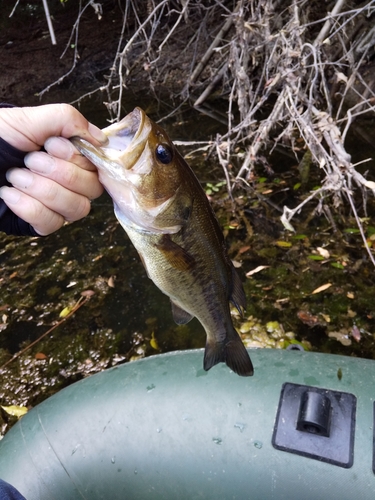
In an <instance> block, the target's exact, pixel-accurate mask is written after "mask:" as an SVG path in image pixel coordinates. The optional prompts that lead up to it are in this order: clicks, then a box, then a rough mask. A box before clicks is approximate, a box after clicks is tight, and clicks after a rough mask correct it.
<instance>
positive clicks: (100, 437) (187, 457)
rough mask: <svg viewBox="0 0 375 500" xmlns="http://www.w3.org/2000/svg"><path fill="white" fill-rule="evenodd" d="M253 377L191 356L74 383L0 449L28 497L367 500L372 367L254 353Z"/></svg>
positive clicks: (1, 472) (156, 359)
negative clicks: (208, 365) (204, 363)
mask: <svg viewBox="0 0 375 500" xmlns="http://www.w3.org/2000/svg"><path fill="white" fill-rule="evenodd" d="M251 358H252V360H253V363H254V369H255V374H254V376H253V377H246V378H245V377H239V376H237V375H236V374H234V373H232V372H231V371H230V370H229V369H228V368H227V367H226V366H225V365H224V364H221V365H219V366H216V367H214V368H212V369H211V370H210V371H209V372H205V371H204V370H203V369H202V359H203V352H202V351H201V350H196V351H184V352H176V353H169V354H161V355H158V356H153V357H150V358H146V359H142V360H139V361H135V362H132V363H127V364H124V365H121V366H118V367H115V368H112V369H109V370H107V371H104V372H102V373H99V374H97V375H93V376H92V377H90V378H87V379H85V380H82V381H80V382H77V383H75V384H73V385H71V386H70V387H67V388H66V389H64V390H62V391H61V392H59V393H58V394H56V395H55V396H53V397H51V398H49V399H48V400H46V401H44V402H43V403H42V404H40V405H38V406H37V407H35V408H34V409H32V410H31V411H30V412H29V413H28V414H27V415H26V416H24V417H23V418H22V419H21V420H20V421H19V422H18V423H17V424H16V425H15V426H14V427H13V428H12V429H11V431H10V432H9V433H8V434H7V435H6V436H5V438H4V439H3V440H2V441H1V442H0V477H1V478H2V479H4V480H5V481H8V482H9V483H11V484H12V485H14V486H15V487H16V488H17V489H18V490H19V491H20V492H21V493H22V494H23V495H24V496H25V497H26V498H27V499H28V500H81V499H87V500H99V499H105V500H117V499H118V500H124V499H126V500H129V499H130V500H133V499H134V500H135V499H139V500H144V499H163V500H164V499H167V500H172V499H173V500H177V499H178V500H180V499H189V500H193V499H210V500H211V499H215V500H218V499H225V500H229V499H239V500H268V499H275V500H281V499H285V500H290V499H298V500H327V499H329V500H333V499H340V500H344V499H348V500H349V499H350V500H352V499H353V498H360V499H361V500H364V499H369V500H370V499H371V500H373V499H374V498H375V474H374V399H375V361H372V360H366V359H358V358H349V357H343V356H335V355H327V354H318V353H309V352H301V351H281V350H271V349H260V350H254V351H252V352H251Z"/></svg>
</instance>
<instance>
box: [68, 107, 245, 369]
mask: <svg viewBox="0 0 375 500" xmlns="http://www.w3.org/2000/svg"><path fill="white" fill-rule="evenodd" d="M103 132H104V133H105V134H106V135H107V137H108V144H107V145H105V147H94V146H93V145H92V144H90V143H88V142H87V141H85V140H84V139H81V138H79V137H74V138H72V139H71V141H72V142H73V144H74V145H75V146H76V148H77V149H78V150H79V151H80V152H81V153H82V154H84V155H85V156H86V157H87V158H88V159H89V160H90V161H91V162H92V163H94V164H95V165H96V166H97V168H98V172H99V179H100V181H101V183H102V184H103V185H104V187H105V188H106V190H107V191H108V193H109V195H110V196H111V197H112V199H113V202H114V206H115V214H116V217H117V219H118V220H119V222H120V223H121V225H122V226H123V228H124V229H125V231H126V232H127V234H128V236H129V238H130V240H131V241H132V243H133V245H134V246H135V248H136V249H137V251H138V253H139V255H140V258H141V260H142V262H143V264H144V267H145V269H146V271H147V274H148V276H149V278H150V279H151V280H152V281H153V282H154V283H155V285H156V286H157V287H158V288H160V290H161V291H162V292H163V293H165V294H166V295H167V296H168V297H169V298H170V300H171V303H172V314H173V317H174V320H175V321H176V323H177V324H185V323H187V322H188V321H190V320H191V319H192V318H193V317H196V318H197V319H198V320H199V321H200V322H201V324H202V325H203V327H204V329H205V331H206V335H207V341H206V349H205V355H204V362H203V366H204V369H205V370H209V369H210V368H212V367H213V366H214V365H216V364H217V363H219V362H225V363H226V364H227V365H228V366H229V367H230V368H231V369H232V370H233V371H234V372H236V373H237V374H239V375H242V376H249V375H252V374H253V366H252V363H251V360H250V357H249V355H248V352H247V350H246V348H245V346H244V345H243V343H242V341H241V338H240V336H239V335H238V333H237V332H236V330H235V328H234V326H233V323H232V318H231V314H230V307H229V302H230V301H231V302H232V303H233V304H234V305H235V306H236V307H237V309H238V310H239V311H240V312H242V309H243V308H244V307H245V302H246V300H245V294H244V291H243V288H242V284H241V281H240V279H239V277H238V275H237V272H236V270H235V269H234V267H233V264H232V262H231V261H230V259H229V257H228V255H227V251H226V246H225V241H224V237H223V234H222V232H221V229H220V226H219V223H218V221H217V219H216V217H215V214H214V212H213V210H212V208H211V205H210V203H209V201H208V199H207V197H206V194H205V192H204V191H203V189H202V187H201V185H200V183H199V181H198V179H197V177H196V176H195V174H194V172H193V171H192V170H191V168H190V167H189V165H188V164H187V163H186V161H185V160H184V159H183V158H182V156H181V155H180V153H179V152H178V150H177V149H176V147H175V146H174V144H173V143H172V141H171V140H170V139H169V137H168V135H167V134H166V132H165V131H164V130H163V129H162V128H161V127H160V126H159V125H157V124H155V123H154V122H153V121H152V120H150V118H148V116H147V115H146V114H145V113H144V111H143V110H141V109H140V108H135V110H134V111H132V112H131V113H129V115H127V116H126V117H125V118H123V120H121V121H120V122H119V123H116V124H113V125H111V126H109V127H107V128H105V129H103Z"/></svg>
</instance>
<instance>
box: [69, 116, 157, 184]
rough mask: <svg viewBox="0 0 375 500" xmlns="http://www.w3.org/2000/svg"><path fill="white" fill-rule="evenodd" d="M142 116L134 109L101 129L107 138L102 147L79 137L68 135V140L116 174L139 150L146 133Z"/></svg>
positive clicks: (147, 126) (133, 159)
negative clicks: (69, 136)
mask: <svg viewBox="0 0 375 500" xmlns="http://www.w3.org/2000/svg"><path fill="white" fill-rule="evenodd" d="M146 118H147V116H146V114H145V113H144V111H143V110H142V109H140V108H135V109H134V110H133V111H132V112H131V113H129V114H128V115H126V116H125V117H124V118H123V119H122V120H121V121H120V122H118V123H114V124H112V125H109V126H108V127H106V128H104V129H102V130H103V132H104V133H105V134H106V136H107V137H108V143H107V144H106V145H105V146H101V147H96V146H93V145H92V144H91V143H89V142H88V141H86V140H85V139H82V138H81V137H72V138H71V139H70V140H71V142H72V143H73V144H74V146H75V147H76V148H77V149H78V151H79V152H80V153H82V154H83V155H84V156H86V157H87V158H88V159H89V160H90V161H91V162H92V163H93V164H94V165H96V166H97V167H98V168H99V169H102V170H103V171H106V172H107V173H109V174H110V171H111V170H113V174H116V175H118V174H119V170H120V169H124V168H125V169H127V170H130V169H131V168H132V167H133V165H134V164H135V163H136V162H137V160H138V158H139V157H140V155H141V154H142V152H143V149H144V146H145V142H146V140H147V137H148V134H149V132H150V125H149V124H148V123H147V120H146ZM124 158H126V161H124Z"/></svg>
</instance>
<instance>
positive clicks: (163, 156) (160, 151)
mask: <svg viewBox="0 0 375 500" xmlns="http://www.w3.org/2000/svg"><path fill="white" fill-rule="evenodd" d="M155 154H156V158H157V159H158V160H159V161H160V162H161V163H164V165H168V163H170V162H171V161H172V159H173V152H172V150H171V148H170V147H169V146H167V145H166V144H158V145H157V146H156V150H155Z"/></svg>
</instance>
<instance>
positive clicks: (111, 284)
mask: <svg viewBox="0 0 375 500" xmlns="http://www.w3.org/2000/svg"><path fill="white" fill-rule="evenodd" d="M115 279H116V276H110V277H109V279H108V286H110V287H111V288H115Z"/></svg>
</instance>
